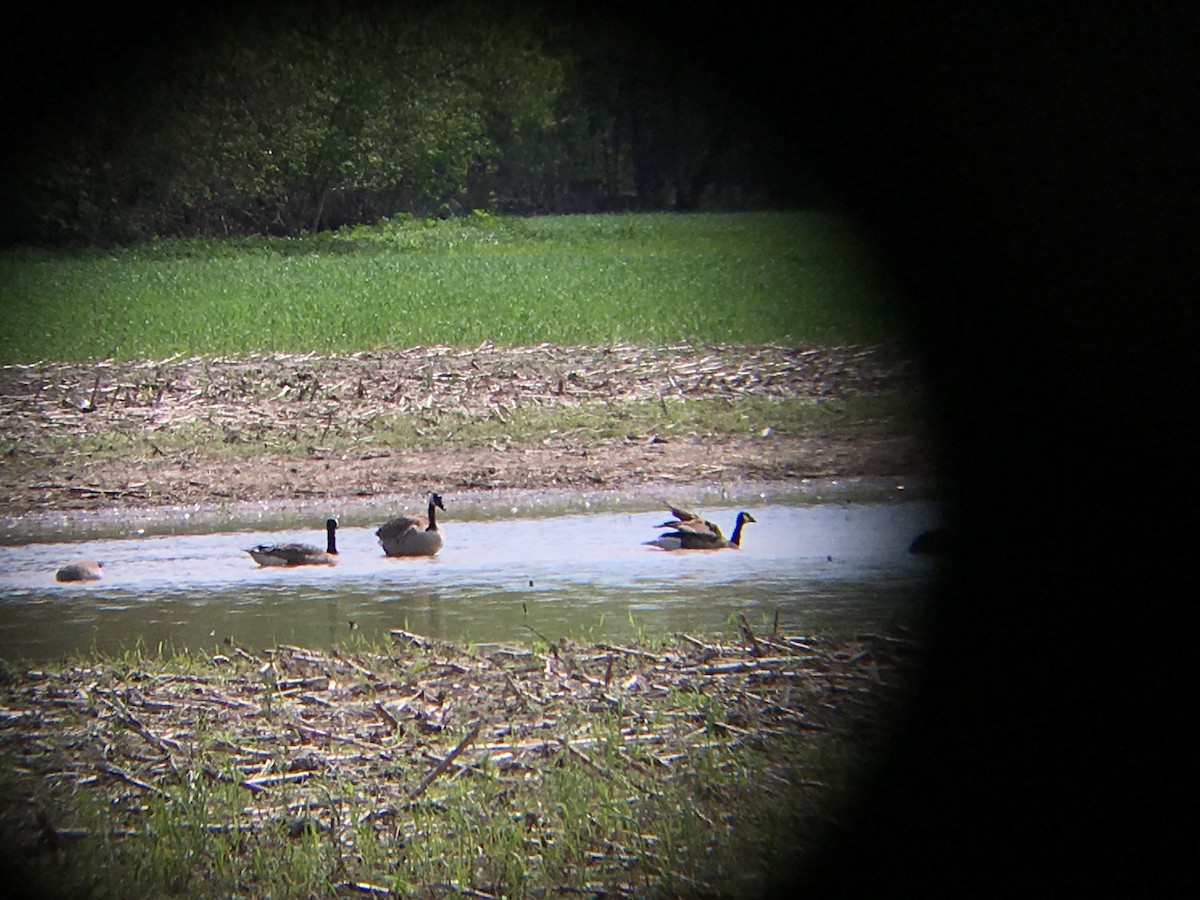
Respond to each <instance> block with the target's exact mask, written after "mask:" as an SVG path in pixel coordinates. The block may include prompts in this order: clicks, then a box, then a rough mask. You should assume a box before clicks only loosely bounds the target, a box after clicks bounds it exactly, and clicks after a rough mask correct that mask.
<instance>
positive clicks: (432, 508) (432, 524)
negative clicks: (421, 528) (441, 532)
mask: <svg viewBox="0 0 1200 900" xmlns="http://www.w3.org/2000/svg"><path fill="white" fill-rule="evenodd" d="M436 515H437V505H436V502H435V501H434V499H433V498H432V497H430V498H429V525H428V526H427V527H426V528H425V530H426V531H437V519H436V518H435V516H436Z"/></svg>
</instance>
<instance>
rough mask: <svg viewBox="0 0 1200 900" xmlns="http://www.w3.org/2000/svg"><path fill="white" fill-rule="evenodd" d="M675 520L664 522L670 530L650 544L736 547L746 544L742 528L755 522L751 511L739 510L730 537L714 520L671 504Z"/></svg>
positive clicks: (677, 547) (684, 547) (681, 547)
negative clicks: (743, 539) (722, 531)
mask: <svg viewBox="0 0 1200 900" xmlns="http://www.w3.org/2000/svg"><path fill="white" fill-rule="evenodd" d="M671 515H673V516H674V517H675V518H674V519H673V520H670V521H667V522H663V523H662V524H661V525H659V526H658V527H659V528H667V529H670V530H668V531H665V532H664V533H662V534H660V535H659V536H658V537H657V538H656V539H655V540H653V541H646V543H647V544H648V545H650V546H653V547H659V548H661V549H663V550H726V549H729V550H736V549H738V548H739V547H740V546H741V543H742V528H743V526H745V525H746V524H747V523H749V522H753V521H755V518H754V516H752V515H750V513H748V512H739V513H738V514H737V519H736V521H735V522H734V526H733V534H732V536H730V537H729V538H728V539H726V537H725V535H723V534H722V533H721V529H720V528H719V527H718V526H717V525H716V523H714V522H709V521H708V520H707V519H702V518H700V516H698V515H696V514H695V513H694V512H690V511H688V510H686V509H676V508H675V507H671Z"/></svg>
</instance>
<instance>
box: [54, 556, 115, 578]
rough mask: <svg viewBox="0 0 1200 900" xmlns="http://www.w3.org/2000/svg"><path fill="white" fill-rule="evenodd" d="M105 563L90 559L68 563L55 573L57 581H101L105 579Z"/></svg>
mask: <svg viewBox="0 0 1200 900" xmlns="http://www.w3.org/2000/svg"><path fill="white" fill-rule="evenodd" d="M103 568H104V563H102V562H95V561H94V560H90V559H81V560H80V561H79V562H73V563H67V565H65V566H63V567H62V568H61V569H59V570H58V571H57V572H55V573H54V578H55V580H56V581H99V580H100V579H101V578H103V577H104V572H102V571H101V570H102V569H103Z"/></svg>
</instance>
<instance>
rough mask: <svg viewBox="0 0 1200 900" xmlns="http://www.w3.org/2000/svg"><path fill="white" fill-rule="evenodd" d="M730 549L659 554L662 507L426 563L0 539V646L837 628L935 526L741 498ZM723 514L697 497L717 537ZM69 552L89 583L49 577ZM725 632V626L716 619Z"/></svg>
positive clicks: (202, 542) (146, 540)
mask: <svg viewBox="0 0 1200 900" xmlns="http://www.w3.org/2000/svg"><path fill="white" fill-rule="evenodd" d="M750 508H751V509H752V511H753V514H754V516H755V518H756V519H757V523H756V524H753V525H749V526H747V530H746V533H745V536H744V538H743V547H742V548H741V549H740V550H736V551H732V550H729V551H718V552H675V553H668V552H664V551H661V550H658V549H657V548H654V547H649V546H645V545H644V544H643V543H642V542H643V541H646V540H649V539H652V538H653V537H655V536H656V534H657V530H656V528H655V526H656V525H657V524H658V523H660V522H662V521H663V520H664V515H663V513H662V512H649V513H640V512H639V513H627V512H621V513H591V514H579V515H561V516H549V517H536V518H530V517H512V518H507V519H503V518H502V519H492V520H489V521H446V522H445V531H446V545H445V547H444V549H443V550H442V552H441V553H440V554H439V555H438V556H437V557H435V558H433V559H388V558H386V557H384V556H383V554H382V551H381V550H380V548H379V545H378V542H377V541H376V539H375V536H374V533H373V528H366V527H343V528H342V529H340V530H339V532H338V549H339V550H340V551H341V553H340V557H339V561H338V564H337V566H335V567H324V566H320V567H316V566H314V567H302V568H294V569H274V568H261V569H260V568H258V567H257V566H256V565H255V564H254V562H253V561H252V560H251V559H250V558H249V556H247V555H246V553H245V552H244V550H245V548H246V547H250V546H253V545H255V544H258V543H273V542H276V541H293V540H301V541H304V542H306V543H313V544H323V537H324V536H323V533H322V532H321V529H320V527H319V523H317V524H318V527H316V528H309V529H306V530H286V531H270V532H264V531H257V532H251V531H244V532H224V533H207V534H171V535H163V536H155V537H140V538H132V539H129V538H123V539H100V540H89V541H84V542H79V541H75V542H65V541H58V542H55V541H52V540H44V539H42V540H40V541H39V542H37V543H29V544H25V545H20V546H0V657H3V658H6V659H10V660H13V659H31V660H37V659H49V658H53V657H56V656H59V655H62V654H66V653H71V652H75V651H78V650H86V649H88V648H91V647H95V648H97V649H99V650H102V651H104V652H117V651H120V650H122V649H128V648H131V647H133V646H135V645H136V644H137V643H138V641H139V640H140V641H141V644H142V645H143V646H144V647H147V648H150V649H156V648H157V647H158V645H160V644H162V645H164V646H165V647H167V648H175V649H183V648H190V649H213V648H216V647H219V646H224V642H225V641H227V640H232V641H233V642H234V643H235V644H237V645H238V646H241V647H245V648H248V649H252V650H257V649H262V648H264V647H269V646H274V645H276V644H280V643H289V644H300V645H304V646H311V647H322V648H324V647H329V646H331V645H333V644H336V643H339V642H345V641H346V640H347V639H348V638H349V637H350V636H351V635H352V634H354V633H355V632H357V634H359V635H362V636H364V637H367V638H371V639H374V638H377V637H380V636H382V635H385V634H386V633H387V631H388V630H389V629H391V628H404V629H407V630H410V631H415V632H418V633H420V634H423V635H426V636H429V637H435V638H445V639H451V640H457V641H463V642H474V643H493V642H498V641H512V640H518V641H528V640H531V639H533V638H545V639H547V640H556V639H557V638H559V637H562V636H570V637H574V638H579V639H591V640H608V641H621V640H628V639H630V638H631V637H634V636H636V635H637V634H639V633H642V632H645V633H650V634H661V633H670V632H676V631H685V632H695V633H705V634H712V633H717V632H728V631H729V630H730V628H731V623H735V622H736V619H737V616H738V614H739V613H742V614H745V616H746V618H747V620H748V621H749V622H750V623H751V626H752V627H755V628H758V627H760V626H761V627H762V628H764V629H765V628H769V627H770V626H771V624H772V623H773V621H774V619H775V617H776V615H778V617H779V622H780V625H781V627H782V628H783V629H785V630H787V631H788V632H793V633H795V632H803V633H811V632H822V633H831V634H852V633H857V632H861V631H865V630H877V629H880V628H885V627H887V626H889V625H891V624H893V623H904V622H905V621H907V620H909V619H910V617H911V616H912V614H913V613H914V611H915V610H916V609H917V608H918V605H919V602H920V600H921V599H922V597H924V596H925V595H926V594H927V593H928V590H929V587H930V584H931V580H932V578H933V577H934V575H935V573H936V569H935V566H936V563H935V561H933V560H930V559H929V558H925V557H920V556H913V555H912V554H909V553H908V552H907V548H908V544H909V542H910V541H911V540H912V538H913V537H914V536H915V535H916V534H918V533H919V532H920V531H922V530H924V529H926V528H928V527H932V526H934V525H937V524H940V522H941V515H940V511H939V508H938V507H937V506H936V505H935V504H933V503H932V502H927V501H916V502H889V503H820V504H803V505H784V504H773V505H764V506H753V507H750ZM736 511H737V508H734V507H730V508H720V507H714V506H709V507H707V508H705V509H704V515H705V517H706V518H709V519H712V520H713V521H715V522H717V524H719V525H720V526H721V527H722V528H723V529H724V530H725V531H726V533H727V534H728V533H729V531H730V529H731V527H732V521H733V518H734V516H735V514H736ZM79 558H92V559H98V560H101V561H103V563H104V567H105V573H106V574H105V578H104V580H103V581H100V582H95V583H88V584H59V583H57V582H56V581H55V580H54V572H55V571H56V569H57V568H58V567H59V566H60V565H62V564H63V563H64V562H68V561H70V560H73V559H79ZM733 627H734V628H736V625H733Z"/></svg>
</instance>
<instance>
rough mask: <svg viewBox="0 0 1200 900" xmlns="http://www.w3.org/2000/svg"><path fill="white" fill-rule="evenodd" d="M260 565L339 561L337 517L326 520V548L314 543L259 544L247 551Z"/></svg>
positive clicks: (314, 563) (294, 564)
mask: <svg viewBox="0 0 1200 900" xmlns="http://www.w3.org/2000/svg"><path fill="white" fill-rule="evenodd" d="M246 552H247V553H249V554H250V556H251V558H253V560H254V561H255V562H256V563H258V564H259V565H260V566H331V565H333V564H334V563H336V562H337V555H338V551H337V519H327V520H326V521H325V549H324V550H322V549H321V548H320V547H314V546H313V545H312V544H259V545H258V546H257V547H251V548H250V549H249V550H247V551H246Z"/></svg>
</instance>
